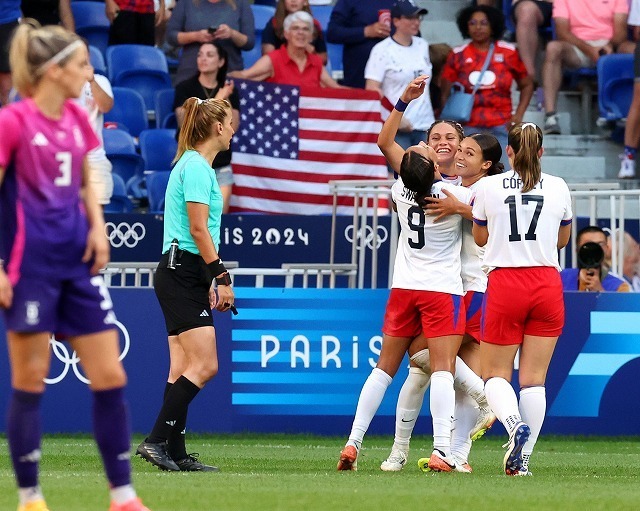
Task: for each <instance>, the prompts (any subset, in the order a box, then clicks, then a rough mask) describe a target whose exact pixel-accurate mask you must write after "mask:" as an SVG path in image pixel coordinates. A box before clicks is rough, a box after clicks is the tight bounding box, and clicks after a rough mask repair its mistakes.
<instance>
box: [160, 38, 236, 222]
mask: <svg viewBox="0 0 640 511" xmlns="http://www.w3.org/2000/svg"><path fill="white" fill-rule="evenodd" d="M197 62H198V71H199V72H198V74H197V75H195V76H193V77H192V78H190V79H188V80H185V81H184V82H180V83H179V84H178V85H176V93H175V99H174V101H173V109H174V110H175V112H176V119H177V121H178V129H179V128H180V127H181V126H182V121H183V120H184V107H183V106H182V105H183V104H184V102H185V101H186V100H187V99H189V98H192V97H193V98H200V99H211V98H215V99H227V100H228V101H229V103H231V108H232V111H231V126H232V127H233V131H238V126H239V125H240V97H239V95H238V91H237V90H235V89H234V87H233V82H232V81H230V80H226V78H227V52H226V51H225V50H224V48H223V47H222V45H221V44H220V43H219V42H217V41H213V42H210V43H204V44H203V45H201V46H200V51H198V61H197ZM176 136H179V131H178V133H177V134H176ZM211 166H212V167H213V168H214V169H215V171H216V180H217V181H218V185H219V186H220V191H221V192H222V198H223V201H224V202H223V207H222V212H223V213H227V212H228V211H229V200H230V199H231V191H232V188H233V172H232V170H231V149H230V148H229V149H227V150H225V151H220V152H219V153H218V154H217V155H216V159H215V160H213V163H212V164H211Z"/></svg>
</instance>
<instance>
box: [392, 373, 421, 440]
mask: <svg viewBox="0 0 640 511" xmlns="http://www.w3.org/2000/svg"><path fill="white" fill-rule="evenodd" d="M428 386H429V377H428V376H427V375H426V374H424V371H423V370H422V369H420V368H419V367H410V368H409V374H408V376H407V379H406V380H405V381H404V384H403V385H402V388H401V389H400V394H398V404H397V406H396V436H395V438H394V441H393V446H394V447H395V448H397V449H402V450H404V451H407V450H409V441H410V440H411V433H413V428H414V427H415V425H416V420H417V418H418V415H420V409H421V408H422V402H423V400H424V394H425V392H426V391H427V387H428Z"/></svg>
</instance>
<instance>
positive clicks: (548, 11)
mask: <svg viewBox="0 0 640 511" xmlns="http://www.w3.org/2000/svg"><path fill="white" fill-rule="evenodd" d="M523 1H524V0H518V1H517V2H516V3H515V4H513V5H512V6H511V17H512V18H513V22H514V23H515V22H516V13H517V11H518V4H519V3H520V2H523ZM529 1H531V2H533V3H534V4H536V5H537V6H538V9H540V12H541V13H542V25H540V27H539V28H538V30H545V29H548V28H550V27H551V15H552V13H553V4H552V3H550V2H545V1H544V0H529Z"/></svg>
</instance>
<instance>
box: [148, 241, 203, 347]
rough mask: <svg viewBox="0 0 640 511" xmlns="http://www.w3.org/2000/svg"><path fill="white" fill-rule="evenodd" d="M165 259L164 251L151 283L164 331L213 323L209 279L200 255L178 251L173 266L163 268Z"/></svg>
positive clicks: (175, 331)
mask: <svg viewBox="0 0 640 511" xmlns="http://www.w3.org/2000/svg"><path fill="white" fill-rule="evenodd" d="M168 260H169V255H168V253H167V254H163V255H162V257H161V258H160V262H159V263H158V268H157V270H156V276H155V279H154V283H153V284H154V288H155V291H156V296H157V297H158V301H159V302H160V308H161V309H162V314H163V315H164V321H165V324H166V326H167V333H168V334H169V335H178V334H181V333H183V332H186V331H187V330H191V329H192V328H199V327H201V326H213V318H212V316H211V307H210V306H209V287H210V279H209V277H208V272H207V266H206V264H205V263H204V260H203V259H202V257H200V256H199V255H195V254H192V253H190V252H184V251H181V252H180V255H179V258H178V263H179V264H178V265H176V269H175V270H170V269H169V268H167V261H168Z"/></svg>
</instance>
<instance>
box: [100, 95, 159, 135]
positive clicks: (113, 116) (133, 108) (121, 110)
mask: <svg viewBox="0 0 640 511" xmlns="http://www.w3.org/2000/svg"><path fill="white" fill-rule="evenodd" d="M104 121H105V122H115V123H117V124H118V126H119V127H120V125H123V126H124V127H126V129H127V131H129V133H131V135H133V136H134V137H137V136H138V135H140V132H141V131H142V130H146V129H148V128H149V121H148V119H147V110H146V107H145V104H144V99H143V98H142V96H141V95H140V94H139V93H138V92H136V91H135V90H133V89H127V88H124V87H113V108H112V109H111V110H110V111H109V112H107V113H106V114H104ZM105 131H106V130H105Z"/></svg>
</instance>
